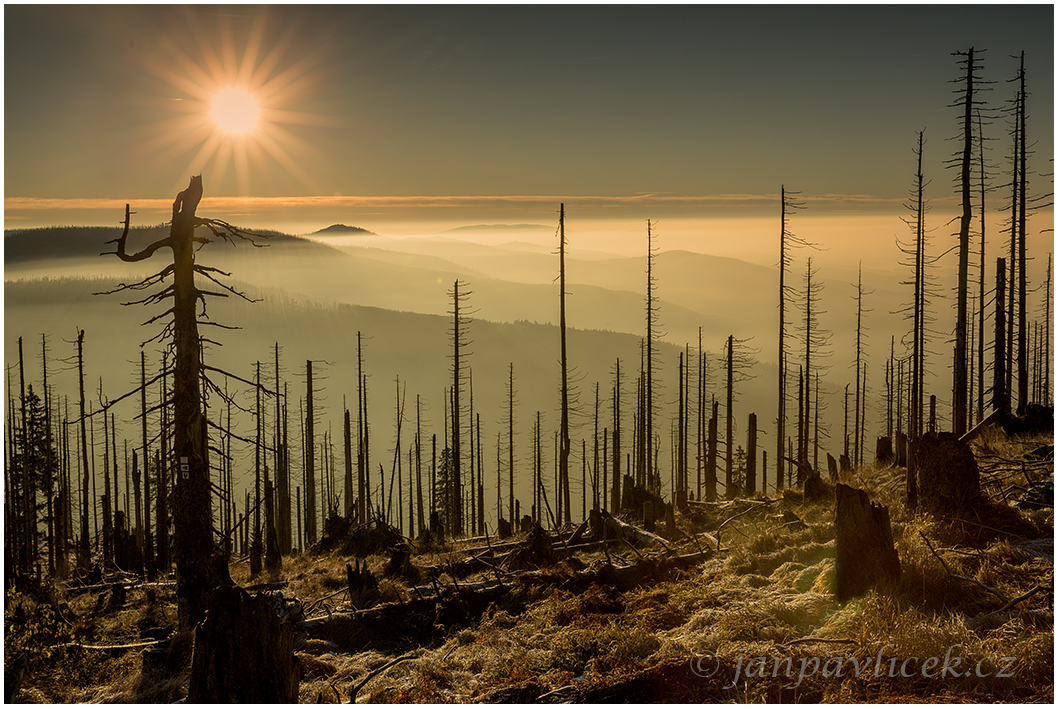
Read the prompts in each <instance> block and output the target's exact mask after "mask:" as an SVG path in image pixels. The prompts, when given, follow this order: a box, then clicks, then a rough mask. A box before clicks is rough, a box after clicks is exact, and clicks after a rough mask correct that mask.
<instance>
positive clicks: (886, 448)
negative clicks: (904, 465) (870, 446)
mask: <svg viewBox="0 0 1058 709" xmlns="http://www.w3.org/2000/svg"><path fill="white" fill-rule="evenodd" d="M874 459H875V461H877V462H878V464H879V465H889V464H890V463H892V462H893V439H892V438H890V437H889V436H879V437H878V441H877V442H876V443H875V445H874Z"/></svg>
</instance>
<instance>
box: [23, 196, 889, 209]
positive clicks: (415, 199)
mask: <svg viewBox="0 0 1058 709" xmlns="http://www.w3.org/2000/svg"><path fill="white" fill-rule="evenodd" d="M778 199H779V195H778V194H759V195H758V194H720V195H672V194H659V193H640V194H634V195H580V196H572V197H571V196H569V195H385V196H376V195H309V196H287V197H206V198H204V199H203V200H202V208H203V209H211V210H225V211H227V210H266V209H295V208H296V209H304V208H325V207H326V208H355V209H372V208H393V207H399V208H404V209H408V208H413V209H414V208H421V209H438V208H441V209H444V208H463V209H465V208H476V207H497V206H503V205H535V204H548V205H550V204H554V203H556V202H565V203H567V204H570V205H575V206H580V207H591V206H598V207H613V206H629V207H633V206H634V207H637V208H641V207H644V206H657V207H664V206H666V205H670V206H674V207H675V206H678V207H681V208H687V207H695V206H699V207H702V208H745V207H763V206H768V205H773V204H774V203H775V202H776V201H777V200H778ZM801 199H802V200H803V201H805V202H808V203H809V204H811V205H812V206H814V207H823V208H827V207H833V208H840V207H854V208H859V209H862V208H884V209H894V208H898V207H900V206H901V205H902V204H903V203H904V201H905V200H904V198H890V197H876V196H873V195H841V194H826V195H807V194H802V195H801ZM125 204H130V205H132V206H133V208H136V209H143V210H151V211H154V210H159V211H160V210H168V209H171V208H172V201H171V200H168V199H150V198H148V199H127V200H126V199H111V198H92V199H82V198H67V199H56V198H37V197H7V198H5V199H4V210H5V211H6V212H19V211H52V210H103V209H106V210H110V209H123V208H124V206H125Z"/></svg>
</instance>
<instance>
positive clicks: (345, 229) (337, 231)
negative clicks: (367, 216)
mask: <svg viewBox="0 0 1058 709" xmlns="http://www.w3.org/2000/svg"><path fill="white" fill-rule="evenodd" d="M348 234H359V235H362V236H378V234H376V233H375V232H373V231H368V230H367V229H361V228H360V227H358V226H346V225H345V224H331V225H330V226H329V227H324V228H323V229H320V230H319V231H314V232H312V233H311V234H309V236H336V235H342V236H344V235H348Z"/></svg>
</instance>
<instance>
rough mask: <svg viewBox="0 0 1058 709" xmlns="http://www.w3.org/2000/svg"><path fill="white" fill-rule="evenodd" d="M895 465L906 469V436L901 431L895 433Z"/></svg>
mask: <svg viewBox="0 0 1058 709" xmlns="http://www.w3.org/2000/svg"><path fill="white" fill-rule="evenodd" d="M896 464H897V465H899V466H900V467H901V468H906V467H907V434H906V433H904V432H903V431H897V432H896Z"/></svg>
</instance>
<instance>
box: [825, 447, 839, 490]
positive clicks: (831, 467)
mask: <svg viewBox="0 0 1058 709" xmlns="http://www.w3.org/2000/svg"><path fill="white" fill-rule="evenodd" d="M827 472H828V473H830V482H832V483H836V482H837V481H838V461H836V460H834V456H832V455H830V453H827Z"/></svg>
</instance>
